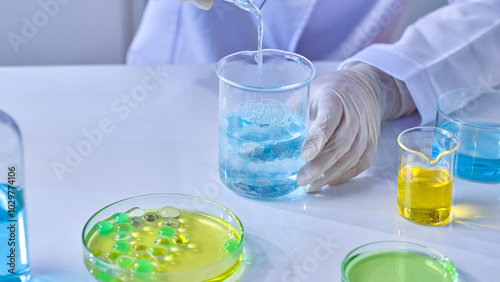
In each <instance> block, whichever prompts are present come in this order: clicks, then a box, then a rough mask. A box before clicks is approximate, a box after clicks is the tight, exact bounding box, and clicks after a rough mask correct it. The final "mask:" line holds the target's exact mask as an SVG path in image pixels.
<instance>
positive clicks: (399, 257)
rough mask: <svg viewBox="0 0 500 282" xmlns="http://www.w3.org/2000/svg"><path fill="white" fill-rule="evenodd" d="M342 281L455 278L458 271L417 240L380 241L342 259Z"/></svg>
mask: <svg viewBox="0 0 500 282" xmlns="http://www.w3.org/2000/svg"><path fill="white" fill-rule="evenodd" d="M341 272H342V281H343V282H359V281H363V282H379V281H383V282H393V281H394V282H396V281H397V282H417V281H426V282H456V281H458V273H457V271H456V268H455V266H453V264H452V263H451V261H450V260H449V259H448V258H447V257H445V256H444V255H442V254H440V253H439V252H437V251H435V250H433V249H431V248H428V247H425V246H422V245H418V244H414V243H410V242H402V241H381V242H374V243H370V244H366V245H363V246H361V247H358V248H356V249H354V250H353V251H351V252H350V253H349V254H347V256H346V257H345V258H344V261H343V262H342V269H341Z"/></svg>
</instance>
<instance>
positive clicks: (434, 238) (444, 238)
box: [0, 62, 500, 282]
mask: <svg viewBox="0 0 500 282" xmlns="http://www.w3.org/2000/svg"><path fill="white" fill-rule="evenodd" d="M335 66H336V64H335V63H326V62H318V63H316V67H317V70H318V74H322V73H325V72H327V71H330V70H334V69H335ZM144 89H145V91H144ZM0 101H1V102H0V108H1V109H2V110H4V111H6V112H7V113H8V114H10V115H11V116H12V117H13V118H14V119H15V120H16V121H17V122H18V125H19V126H20V128H21V131H22V134H23V138H24V145H25V173H26V188H25V197H26V205H27V206H26V209H27V218H28V229H29V230H28V233H29V252H30V254H29V255H30V258H31V265H32V274H33V277H34V281H89V280H90V278H89V276H88V274H87V273H86V269H85V267H84V265H83V261H82V240H81V232H82V229H83V226H84V224H85V222H86V220H87V219H88V218H89V217H90V216H91V215H93V214H94V213H95V212H96V211H97V210H99V209H100V208H102V207H104V206H105V205H108V204H110V203H113V202H115V201H118V200H120V199H123V198H127V197H131V196H136V195H141V194H149V193H183V194H191V195H197V196H201V197H205V198H208V199H210V200H213V201H216V202H218V203H220V204H222V205H224V206H226V207H228V208H229V209H230V210H232V211H233V212H234V213H235V214H236V215H237V216H238V217H239V218H240V220H241V221H242V223H243V225H244V228H245V232H246V238H245V246H246V247H245V257H244V268H243V271H241V272H240V276H239V277H240V280H241V281H262V282H264V281H273V282H275V281H340V273H341V271H340V266H341V262H342V260H343V258H344V256H345V255H346V254H347V253H348V252H349V251H351V250H352V249H354V248H356V247H358V246H360V245H363V244H366V243H370V242H374V241H381V240H403V241H409V242H414V243H419V244H423V245H425V246H428V247H431V248H434V249H436V250H438V251H439V252H441V253H443V254H445V255H446V256H448V257H449V258H450V260H451V261H452V262H453V263H454V264H455V266H456V267H457V269H458V272H459V274H460V278H461V279H460V281H481V282H487V281H499V278H498V277H499V276H498V271H499V270H500V185H499V184H498V183H497V184H480V183H473V182H468V181H464V180H460V179H456V180H455V186H454V189H455V190H454V204H455V206H454V214H453V215H454V219H453V222H452V223H451V224H449V225H447V226H441V227H426V226H420V225H416V224H413V223H411V222H409V221H407V220H405V219H403V218H402V217H401V216H399V215H398V213H397V210H396V182H397V164H398V145H397V142H396V137H397V135H398V134H399V133H400V132H401V131H402V130H403V129H405V128H408V127H412V126H416V125H418V122H419V120H418V116H417V115H413V116H410V117H407V118H404V119H401V120H398V121H393V122H388V123H385V124H384V125H383V127H382V133H381V137H380V142H379V148H378V153H377V156H376V159H375V160H374V162H373V163H372V166H371V168H370V169H369V170H367V171H365V172H364V173H363V174H361V175H359V176H358V177H356V178H355V179H352V180H351V181H348V182H346V183H343V184H340V185H336V186H332V187H326V188H324V189H323V190H322V191H321V192H319V193H315V194H304V193H301V192H298V193H295V194H294V195H293V197H292V196H291V197H288V198H286V199H283V200H276V201H257V200H251V199H246V198H242V197H239V196H237V195H235V194H233V193H232V192H231V191H229V190H228V189H227V188H225V187H224V185H223V184H222V183H221V181H220V180H219V178H218V172H217V169H218V167H217V139H218V108H217V107H218V80H217V77H216V75H215V72H214V66H213V65H202V66H195V65H192V66H161V67H156V66H151V67H130V66H61V67H2V68H0Z"/></svg>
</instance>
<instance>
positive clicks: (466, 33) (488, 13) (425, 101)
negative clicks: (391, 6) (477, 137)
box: [339, 0, 500, 124]
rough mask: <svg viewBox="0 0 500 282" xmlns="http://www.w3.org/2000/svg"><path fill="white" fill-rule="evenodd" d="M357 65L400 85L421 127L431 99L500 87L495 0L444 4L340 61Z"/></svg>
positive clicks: (430, 118) (499, 4)
mask: <svg viewBox="0 0 500 282" xmlns="http://www.w3.org/2000/svg"><path fill="white" fill-rule="evenodd" d="M356 61H361V62H364V63H366V64H369V65H372V66H374V67H376V68H378V69H380V70H382V71H384V72H386V73H388V74H390V75H392V76H393V77H395V78H397V79H399V80H402V81H404V82H405V83H406V86H407V88H408V90H409V91H410V93H411V96H412V98H413V101H414V102H415V105H416V107H417V110H418V111H419V114H420V117H421V123H422V124H430V123H433V122H434V120H435V118H436V108H437V99H438V98H439V96H440V95H441V94H442V93H444V92H446V91H449V90H452V89H457V88H462V87H481V88H485V87H487V88H493V87H498V86H499V84H500V0H490V1H486V0H483V1H478V0H476V1H465V0H462V1H450V3H449V4H448V5H446V6H444V7H442V8H440V9H438V10H436V11H434V12H432V13H430V14H428V15H426V16H424V17H423V18H421V19H419V20H418V21H417V22H416V23H414V24H413V25H411V26H409V27H408V28H407V29H406V30H405V32H404V33H403V36H402V37H401V39H400V40H398V41H397V42H396V43H394V44H374V45H371V46H369V47H367V48H365V49H364V50H362V51H360V52H358V53H357V54H355V55H354V56H353V57H351V58H349V59H348V60H346V61H345V62H343V63H342V64H341V65H340V67H339V68H344V67H345V66H346V65H347V64H349V63H351V62H356Z"/></svg>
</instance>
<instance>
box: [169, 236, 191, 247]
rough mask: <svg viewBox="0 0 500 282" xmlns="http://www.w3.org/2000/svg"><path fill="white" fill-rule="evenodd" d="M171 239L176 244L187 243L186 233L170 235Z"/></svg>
mask: <svg viewBox="0 0 500 282" xmlns="http://www.w3.org/2000/svg"><path fill="white" fill-rule="evenodd" d="M172 241H174V243H176V244H177V245H185V244H187V243H189V237H188V236H187V235H186V234H177V235H174V236H173V237H172Z"/></svg>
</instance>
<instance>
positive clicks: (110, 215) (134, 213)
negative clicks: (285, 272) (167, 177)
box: [82, 194, 244, 282]
mask: <svg viewBox="0 0 500 282" xmlns="http://www.w3.org/2000/svg"><path fill="white" fill-rule="evenodd" d="M243 238H244V232H243V226H242V224H241V222H240V220H239V219H238V218H237V217H236V215H234V213H232V212H231V211H230V210H228V209H227V208H225V207H223V206H221V205H219V204H217V203H215V202H212V201H209V200H206V199H203V198H199V197H194V196H189V195H181V194H150V195H144V196H138V197H133V198H128V199H124V200H121V201H118V202H116V203H113V204H111V205H109V206H107V207H104V208H103V209H101V210H100V211H98V212H97V213H96V214H94V215H93V216H92V217H91V218H90V219H89V220H88V222H87V223H86V225H85V227H84V229H83V234H82V240H83V257H84V263H85V266H86V268H87V270H88V271H89V273H90V274H91V276H92V277H93V279H94V280H97V281H104V282H118V281H137V280H147V281H224V280H226V279H228V278H230V277H231V275H233V274H234V272H235V271H236V270H237V269H238V267H239V265H240V262H241V259H242V253H243Z"/></svg>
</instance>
